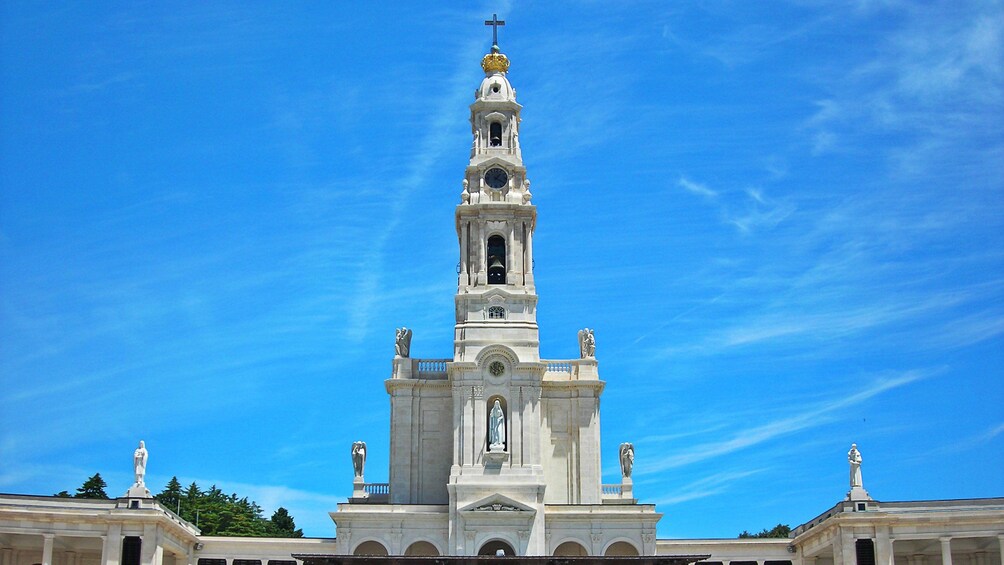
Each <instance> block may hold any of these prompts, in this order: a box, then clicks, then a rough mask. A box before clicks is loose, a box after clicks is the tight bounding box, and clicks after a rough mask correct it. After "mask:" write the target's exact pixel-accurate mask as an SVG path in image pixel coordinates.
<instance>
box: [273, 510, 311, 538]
mask: <svg viewBox="0 0 1004 565" xmlns="http://www.w3.org/2000/svg"><path fill="white" fill-rule="evenodd" d="M268 535H270V536H273V537H277V538H302V537H303V530H301V529H299V528H297V527H296V522H294V521H293V517H292V516H290V515H289V510H286V509H285V508H283V507H281V506H280V507H279V509H278V510H276V511H275V512H274V513H272V518H271V519H270V520H269V534H268Z"/></svg>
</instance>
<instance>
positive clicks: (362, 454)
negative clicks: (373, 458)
mask: <svg viewBox="0 0 1004 565" xmlns="http://www.w3.org/2000/svg"><path fill="white" fill-rule="evenodd" d="M364 467H366V442H365V441H357V442H355V443H353V444H352V472H353V473H355V475H356V478H358V479H361V478H363V468H364Z"/></svg>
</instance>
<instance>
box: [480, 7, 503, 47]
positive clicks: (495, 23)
mask: <svg viewBox="0 0 1004 565" xmlns="http://www.w3.org/2000/svg"><path fill="white" fill-rule="evenodd" d="M485 25H486V26H492V45H498V44H499V26H504V25H505V20H500V19H499V16H498V14H492V19H490V20H485Z"/></svg>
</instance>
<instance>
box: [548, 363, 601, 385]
mask: <svg viewBox="0 0 1004 565" xmlns="http://www.w3.org/2000/svg"><path fill="white" fill-rule="evenodd" d="M541 363H545V364H547V368H546V369H545V370H544V379H546V380H549V381H584V380H598V379H599V375H598V374H597V372H596V360H595V359H551V360H544V359H541Z"/></svg>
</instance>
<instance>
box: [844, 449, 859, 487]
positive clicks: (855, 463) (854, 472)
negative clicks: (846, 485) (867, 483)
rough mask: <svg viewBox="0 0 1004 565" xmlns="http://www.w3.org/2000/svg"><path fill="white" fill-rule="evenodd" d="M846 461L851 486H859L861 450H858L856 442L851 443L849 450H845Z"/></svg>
mask: <svg viewBox="0 0 1004 565" xmlns="http://www.w3.org/2000/svg"><path fill="white" fill-rule="evenodd" d="M847 462H848V463H850V466H851V488H855V487H858V488H861V487H862V484H861V452H860V451H858V444H856V443H852V444H851V450H850V451H848V452H847Z"/></svg>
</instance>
